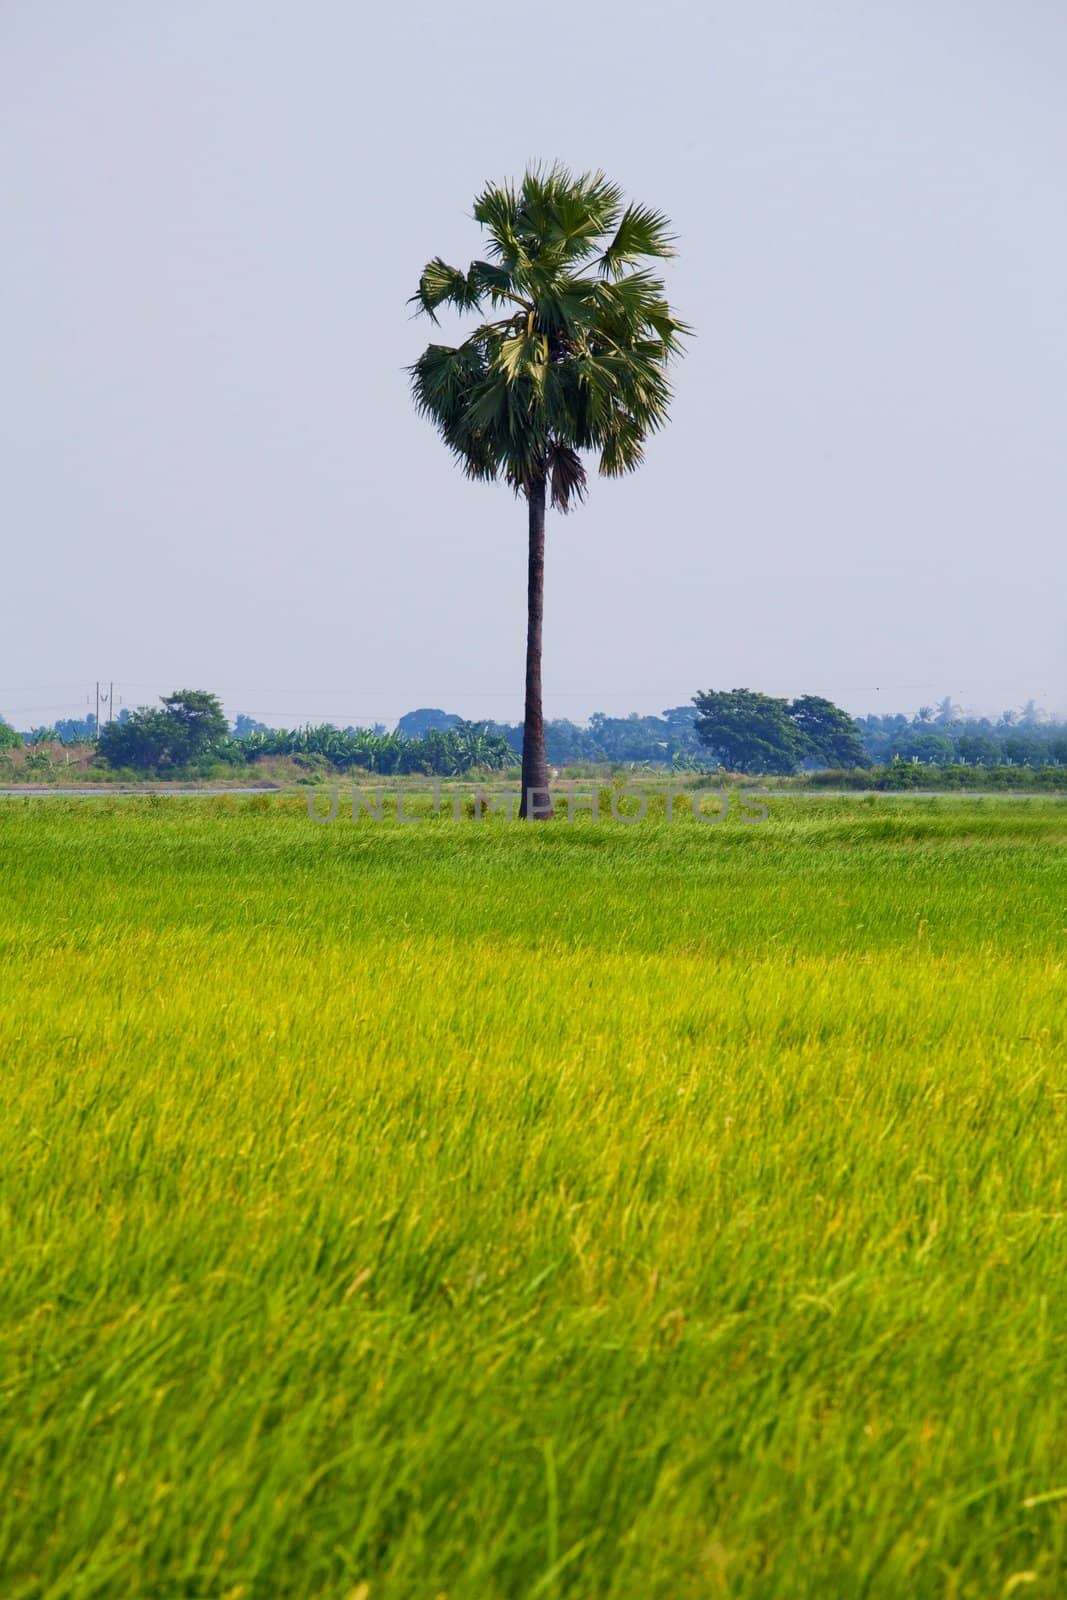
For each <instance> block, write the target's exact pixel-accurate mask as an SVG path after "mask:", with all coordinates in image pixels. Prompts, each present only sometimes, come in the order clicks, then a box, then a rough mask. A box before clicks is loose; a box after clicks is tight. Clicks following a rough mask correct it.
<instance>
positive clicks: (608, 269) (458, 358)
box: [411, 166, 689, 817]
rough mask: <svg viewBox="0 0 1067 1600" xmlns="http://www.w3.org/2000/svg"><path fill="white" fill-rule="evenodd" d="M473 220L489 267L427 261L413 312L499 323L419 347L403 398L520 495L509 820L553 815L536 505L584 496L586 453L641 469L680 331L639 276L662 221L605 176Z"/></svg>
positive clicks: (542, 176) (614, 470)
mask: <svg viewBox="0 0 1067 1600" xmlns="http://www.w3.org/2000/svg"><path fill="white" fill-rule="evenodd" d="M474 216H475V220H476V221H478V222H480V223H481V225H482V227H483V228H485V229H486V230H487V234H488V239H487V254H488V257H489V259H488V260H487V261H475V262H472V264H471V266H470V268H469V269H468V270H467V271H466V272H463V271H461V270H460V268H458V267H450V266H448V265H447V263H446V262H444V261H442V260H441V258H440V257H439V256H438V257H435V258H434V260H433V261H431V262H429V263H428V265H427V266H426V267H425V269H424V271H423V274H422V277H421V279H420V280H419V290H418V294H417V295H415V296H413V301H414V303H415V304H416V305H417V306H418V308H419V310H420V311H424V312H425V313H426V314H427V315H428V316H429V317H430V319H431V321H433V322H436V321H437V312H438V311H439V310H440V309H441V308H442V307H445V306H448V307H451V308H452V309H453V310H455V311H473V312H477V313H479V314H480V315H483V316H484V314H485V307H486V305H488V307H489V311H490V314H491V315H492V314H494V313H499V315H498V316H497V317H496V320H493V321H483V322H481V324H480V326H478V327H477V328H475V330H474V332H473V333H472V334H470V335H469V336H468V337H467V338H466V339H465V340H464V341H463V343H462V344H460V345H457V346H452V345H443V344H431V345H430V346H428V348H427V349H426V350H425V351H424V352H423V354H422V355H421V356H420V357H419V359H418V361H416V363H415V365H414V366H413V367H412V368H411V383H412V392H413V394H414V399H415V404H416V406H417V408H418V410H419V412H420V413H421V414H422V415H424V416H427V417H429V419H430V420H431V422H433V423H434V425H435V426H436V428H437V430H438V432H439V433H440V434H441V437H442V438H443V439H444V441H445V443H446V444H447V445H448V447H449V449H450V450H451V451H452V452H453V454H454V455H455V456H457V457H458V459H459V461H460V462H461V463H462V466H463V468H464V471H465V472H466V474H467V476H468V477H469V478H482V479H490V480H492V479H496V478H503V479H504V480H505V481H506V482H507V483H509V484H510V485H511V487H512V488H513V489H514V490H515V493H516V494H521V495H524V496H525V498H526V503H527V509H528V515H529V537H530V551H529V569H528V589H527V607H528V611H527V633H526V714H525V719H524V725H523V740H522V797H521V802H520V808H519V814H520V816H523V817H548V816H551V815H552V803H551V798H550V796H549V790H548V767H547V763H546V761H545V729H544V717H543V712H542V706H541V626H542V615H543V601H544V572H545V504H546V500H547V501H548V502H549V503H550V504H551V505H552V506H553V507H554V508H555V509H557V510H559V511H563V512H566V511H569V510H570V508H571V506H572V504H574V503H576V502H578V501H581V500H583V499H584V498H585V493H586V474H585V467H584V466H583V464H582V459H581V455H580V453H579V452H581V451H583V450H596V451H599V453H600V471H601V472H602V473H604V474H606V475H607V476H609V477H619V476H621V475H622V474H623V473H624V472H632V471H633V470H634V468H635V467H637V466H638V465H639V464H640V461H641V458H642V454H643V446H644V440H645V439H646V437H647V436H648V434H649V433H651V432H653V431H654V430H656V429H657V428H660V427H662V426H663V424H664V423H665V422H666V420H667V410H668V405H669V402H670V398H671V389H670V384H669V382H668V379H667V367H668V365H669V362H670V360H671V358H672V357H674V356H676V355H678V354H679V353H680V346H681V339H682V337H683V335H685V334H687V333H688V332H689V329H688V328H687V327H686V326H685V324H684V323H682V322H680V321H679V320H678V319H677V317H675V316H674V315H673V314H672V312H671V309H670V307H669V305H668V304H667V300H666V298H665V292H664V286H663V282H662V280H661V279H659V278H658V277H655V276H654V275H653V273H652V271H651V270H650V268H649V266H648V261H649V259H650V258H651V259H662V258H665V257H667V256H671V255H673V254H674V249H673V240H672V236H671V234H670V232H669V226H670V225H669V223H668V222H667V219H666V218H665V217H663V216H661V215H660V214H659V213H658V212H656V211H651V210H649V209H648V208H647V207H645V206H639V205H629V206H626V207H624V206H623V196H622V191H621V190H620V189H619V188H618V187H617V186H616V185H615V184H613V183H609V181H608V180H607V178H606V177H605V176H604V174H603V173H602V172H596V173H585V174H583V175H581V176H580V177H574V176H572V175H571V174H570V173H569V172H567V171H566V170H565V169H564V168H563V167H560V166H554V167H552V168H550V169H548V170H543V169H540V168H538V169H534V170H532V171H529V172H527V173H526V175H525V176H524V178H523V180H522V183H521V184H520V185H519V187H518V188H517V189H516V188H515V187H514V186H512V185H511V184H503V185H499V186H497V185H490V186H489V187H487V188H486V189H485V190H484V191H483V192H482V194H480V195H479V196H478V198H477V200H476V201H475V202H474Z"/></svg>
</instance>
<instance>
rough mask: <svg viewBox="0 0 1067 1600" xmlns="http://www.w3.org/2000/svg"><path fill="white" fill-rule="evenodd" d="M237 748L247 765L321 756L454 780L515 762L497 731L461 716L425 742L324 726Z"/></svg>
mask: <svg viewBox="0 0 1067 1600" xmlns="http://www.w3.org/2000/svg"><path fill="white" fill-rule="evenodd" d="M236 747H237V749H238V751H239V752H240V754H241V755H242V756H243V758H244V759H245V760H247V761H254V760H256V759H258V758H260V757H263V756H277V755H318V756H323V757H325V758H326V760H327V761H328V762H329V763H330V765H331V766H333V767H336V768H338V769H339V770H341V771H344V770H345V769H346V768H349V767H358V768H360V769H361V770H362V771H364V772H374V773H383V774H386V775H392V774H397V773H424V774H437V775H440V776H442V777H454V776H457V775H458V774H460V773H463V772H468V771H470V770H471V769H473V768H484V769H486V770H489V771H499V770H500V769H501V768H503V767H507V766H510V765H511V763H512V760H513V756H512V751H511V748H510V746H509V745H508V743H507V741H506V740H505V739H503V738H501V737H500V736H499V735H498V734H494V733H492V732H491V731H490V729H489V725H488V724H487V723H484V722H483V723H476V722H464V721H463V720H462V719H461V718H458V717H457V718H456V719H455V721H454V724H453V726H452V727H450V728H446V729H443V730H442V729H440V728H430V729H429V730H428V731H427V733H426V734H425V736H424V737H423V738H421V739H406V738H405V737H404V736H403V735H402V734H401V733H399V732H397V733H373V732H372V731H371V730H370V729H368V728H337V727H334V726H333V724H332V723H322V724H321V725H320V726H318V727H306V728H297V729H290V728H278V729H268V730H266V731H265V732H264V733H257V734H249V735H247V736H246V737H245V738H243V739H241V740H238V741H236Z"/></svg>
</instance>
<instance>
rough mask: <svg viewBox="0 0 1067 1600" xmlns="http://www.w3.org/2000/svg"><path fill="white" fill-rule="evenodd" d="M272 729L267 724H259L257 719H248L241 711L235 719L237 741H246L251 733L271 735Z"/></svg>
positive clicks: (234, 734) (234, 727)
mask: <svg viewBox="0 0 1067 1600" xmlns="http://www.w3.org/2000/svg"><path fill="white" fill-rule="evenodd" d="M269 732H270V729H269V728H268V727H267V724H266V723H265V722H257V721H256V719H255V717H246V716H245V714H244V712H243V711H239V712H238V713H237V716H236V717H235V719H234V724H233V736H234V738H235V739H244V738H247V736H248V735H249V734H250V733H269Z"/></svg>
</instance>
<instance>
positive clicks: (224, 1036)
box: [0, 796, 1067, 1600]
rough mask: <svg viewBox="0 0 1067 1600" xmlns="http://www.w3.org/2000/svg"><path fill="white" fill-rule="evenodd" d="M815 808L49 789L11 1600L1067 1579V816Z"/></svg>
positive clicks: (2, 1002)
mask: <svg viewBox="0 0 1067 1600" xmlns="http://www.w3.org/2000/svg"><path fill="white" fill-rule="evenodd" d="M425 804H426V806H427V807H428V801H427V802H426V803H425ZM771 807H772V809H771V815H770V818H769V819H768V821H767V822H766V823H765V824H763V825H762V826H760V827H745V826H743V825H742V824H741V823H740V822H739V821H738V820H737V819H736V818H735V817H733V816H731V817H730V818H729V819H728V820H727V821H726V822H725V823H724V824H722V825H720V826H714V827H707V826H701V825H699V824H697V823H696V822H695V821H693V820H692V819H689V820H688V821H685V820H680V819H678V820H676V821H675V822H673V823H672V824H671V825H670V826H669V827H668V826H667V824H666V823H665V822H664V821H663V819H662V816H661V815H658V814H657V816H656V817H655V818H654V819H650V820H648V821H647V823H645V824H642V825H640V826H637V827H630V828H627V827H621V826H618V825H613V824H612V823H611V822H610V821H609V822H605V823H603V824H601V825H600V826H599V827H598V826H594V825H593V824H591V823H589V822H581V823H576V824H575V825H574V826H567V825H563V824H561V825H552V826H548V827H545V828H542V829H538V830H535V831H533V833H532V836H531V832H529V831H524V830H520V829H519V828H518V827H517V826H512V827H510V828H509V827H508V825H507V823H506V822H504V821H501V822H499V823H496V822H494V821H493V820H489V821H487V822H485V823H483V824H479V825H475V824H474V823H466V824H460V825H453V824H452V823H451V821H450V820H449V818H448V816H447V813H446V815H445V816H443V817H442V818H441V819H436V820H434V819H431V820H428V821H427V822H426V823H424V824H423V825H421V826H415V827H400V826H397V825H395V824H394V823H392V822H386V823H385V824H383V825H381V826H378V825H377V824H373V823H368V821H367V819H366V818H364V819H363V820H362V821H361V822H360V823H359V824H353V823H352V822H351V821H350V820H349V821H347V822H346V821H344V820H343V819H342V820H339V821H338V822H337V823H336V824H335V825H333V826H332V827H316V826H315V825H314V824H313V823H311V822H310V821H309V820H308V817H307V815H306V811H305V808H304V807H303V806H302V805H301V806H296V807H293V806H291V805H290V803H289V802H288V801H286V800H281V801H276V800H273V799H271V800H268V799H267V798H265V797H262V798H259V799H252V800H244V801H239V800H236V799H231V798H225V799H221V800H214V801H212V800H208V801H200V800H191V801H182V800H171V799H161V798H159V797H152V799H151V800H147V799H128V800H123V799H112V798H108V799H104V800H100V801H96V800H92V801H85V802H67V801H64V800H55V799H53V800H47V801H39V802H35V801H31V802H29V803H28V804H27V803H26V802H25V801H21V800H20V801H9V802H6V803H5V802H0V861H2V862H3V864H4V922H5V929H4V937H5V963H4V983H3V986H2V988H0V1030H2V1035H3V1037H4V1038H5V1040H8V1041H10V1042H11V1048H10V1049H9V1050H8V1051H7V1055H6V1060H5V1071H4V1115H3V1118H2V1119H0V1211H2V1214H3V1217H4V1241H5V1243H4V1251H5V1254H4V1278H5V1281H4V1294H3V1303H2V1310H0V1338H2V1339H3V1347H4V1382H3V1404H4V1427H3V1450H2V1452H0V1565H2V1569H3V1572H4V1587H5V1592H6V1593H8V1594H10V1595H11V1596H12V1597H14V1596H22V1597H24V1600H37V1597H41V1596H45V1595H47V1596H51V1597H54V1600H68V1597H74V1596H79V1597H83V1596H84V1597H88V1596H92V1597H93V1600H126V1597H128V1596H158V1597H160V1600H163V1597H177V1596H179V1595H185V1596H204V1597H207V1596H212V1597H223V1596H231V1597H233V1596H238V1595H243V1596H245V1597H247V1600H259V1597H263V1600H266V1597H268V1596H271V1597H272V1596H286V1597H287V1600H320V1597H321V1600H326V1597H329V1600H334V1597H337V1600H346V1597H347V1600H356V1597H361V1600H367V1597H368V1596H369V1600H379V1597H381V1600H401V1597H415V1596H435V1595H444V1594H447V1595H448V1597H449V1600H486V1597H490V1596H492V1597H500V1600H511V1597H515V1600H518V1597H527V1600H528V1597H540V1600H555V1597H558V1600H623V1597H629V1596H641V1597H642V1600H706V1597H707V1596H709V1595H714V1594H723V1595H727V1594H728V1595H729V1596H731V1600H797V1597H799V1596H840V1597H845V1596H860V1595H862V1596H865V1597H867V1600H900V1597H902V1596H908V1597H909V1600H944V1597H945V1596H946V1595H947V1594H950V1593H951V1594H953V1595H956V1596H958V1597H960V1600H964V1597H973V1600H976V1597H979V1596H991V1597H996V1596H1002V1595H1007V1594H1011V1595H1014V1596H1016V1600H1017V1597H1018V1595H1019V1594H1020V1593H1023V1594H1025V1593H1029V1592H1031V1591H1032V1592H1033V1594H1034V1595H1035V1596H1036V1595H1038V1594H1044V1595H1048V1596H1052V1595H1054V1594H1056V1593H1057V1592H1061V1590H1062V1582H1061V1579H1062V1573H1063V1562H1064V1557H1065V1535H1067V1524H1065V1522H1064V1518H1063V1506H1064V1501H1063V1498H1062V1486H1063V1485H1064V1482H1065V1480H1064V1477H1063V1429H1062V1418H1063V1410H1064V1401H1065V1398H1067V1396H1065V1393H1064V1363H1063V1359H1062V1355H1063V1349H1062V1330H1063V1328H1064V1326H1065V1325H1067V1298H1065V1297H1067V1275H1065V1274H1064V1273H1063V1271H1062V1262H1063V1240H1062V1230H1063V1220H1062V1214H1063V1210H1064V1204H1063V1201H1064V1174H1063V1162H1062V1149H1063V1132H1064V1114H1065V1110H1067V1100H1065V1099H1064V1097H1063V1095H1062V1093H1061V1091H1062V1089H1063V1087H1064V1085H1063V1078H1062V1073H1058V1072H1057V1070H1056V1066H1057V1063H1058V1062H1062V1060H1063V1058H1064V1050H1065V1044H1067V1041H1065V1038H1064V1024H1065V1016H1067V1014H1065V1012H1064V1008H1063V1007H1062V1005H1059V1004H1058V997H1057V995H1056V990H1055V974H1056V970H1057V966H1058V964H1059V963H1061V962H1062V934H1061V929H1062V926H1063V916H1062V905H1063V862H1062V855H1063V850H1062V842H1061V841H1062V838H1063V832H1064V807H1063V805H1062V804H1058V803H1056V802H1049V801H1038V802H1020V801H1015V800H1013V799H1011V798H1007V799H1004V800H997V801H992V802H984V803H977V802H970V801H958V800H956V799H953V798H951V797H950V798H945V799H939V800H934V801H927V800H922V799H917V798H908V797H902V798H896V797H888V798H884V797H876V798H875V799H873V800H871V801H858V800H849V801H831V800H827V799H824V798H821V797H818V796H816V797H808V796H805V797H803V798H800V799H797V800H796V801H792V800H790V801H772V802H771ZM1057 1496H1059V1498H1057ZM1019 1574H1025V1575H1027V1579H1029V1575H1031V1574H1032V1575H1033V1583H1032V1585H1029V1586H1028V1585H1024V1586H1023V1588H1022V1589H1020V1588H1019V1584H1018V1575H1019Z"/></svg>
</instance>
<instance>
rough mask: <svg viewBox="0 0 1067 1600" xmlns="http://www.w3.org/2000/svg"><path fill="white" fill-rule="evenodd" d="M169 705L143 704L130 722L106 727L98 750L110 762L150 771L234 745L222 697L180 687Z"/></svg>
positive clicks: (166, 702) (168, 700)
mask: <svg viewBox="0 0 1067 1600" xmlns="http://www.w3.org/2000/svg"><path fill="white" fill-rule="evenodd" d="M162 704H163V709H162V710H161V711H157V710H155V709H154V708H153V707H150V706H139V707H138V709H137V710H136V711H133V712H131V713H130V715H129V717H128V718H127V719H126V720H125V722H113V723H111V724H110V726H108V727H105V728H103V729H101V732H100V739H99V743H98V749H99V752H100V754H101V755H102V756H103V758H104V760H105V761H106V762H107V764H108V766H111V767H133V768H137V769H141V770H145V771H156V770H159V769H161V768H164V769H165V768H175V767H184V766H188V765H189V764H190V763H192V762H195V761H199V760H201V759H203V758H204V757H205V756H208V755H210V754H212V753H213V752H217V751H218V750H219V749H220V747H223V746H225V745H227V744H228V742H229V737H230V730H229V725H228V723H227V721H226V717H225V715H224V713H223V710H222V705H221V703H220V701H219V699H218V697H217V696H216V695H213V694H209V693H208V691H207V690H205V689H176V690H175V692H174V693H173V694H169V695H165V696H164V697H163V702H162Z"/></svg>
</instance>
